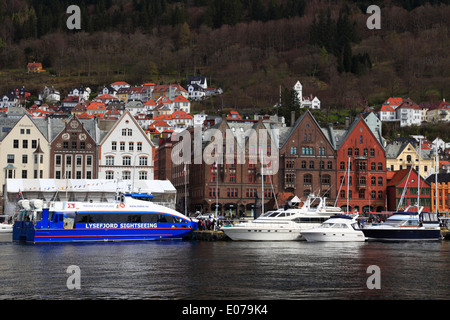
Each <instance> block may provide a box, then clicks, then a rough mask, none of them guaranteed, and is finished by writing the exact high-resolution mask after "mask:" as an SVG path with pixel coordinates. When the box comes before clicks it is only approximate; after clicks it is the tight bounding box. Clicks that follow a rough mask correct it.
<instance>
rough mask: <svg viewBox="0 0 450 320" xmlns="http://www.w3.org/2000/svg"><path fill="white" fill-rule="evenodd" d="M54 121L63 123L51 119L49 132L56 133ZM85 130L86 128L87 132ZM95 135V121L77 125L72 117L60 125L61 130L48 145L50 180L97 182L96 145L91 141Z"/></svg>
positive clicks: (77, 120)
mask: <svg viewBox="0 0 450 320" xmlns="http://www.w3.org/2000/svg"><path fill="white" fill-rule="evenodd" d="M56 121H60V122H62V121H63V120H59V119H58V120H56V119H55V121H54V122H53V123H52V124H51V125H50V127H51V128H52V129H53V130H57V129H58V125H57V123H56ZM63 123H64V122H63ZM85 126H89V129H88V128H86V127H85ZM95 132H96V122H95V120H84V121H83V122H81V121H80V120H79V119H78V118H77V117H75V116H74V117H72V118H70V119H69V120H67V122H65V123H64V127H63V129H62V130H61V131H60V132H59V133H58V134H57V135H56V136H55V138H54V139H53V140H52V142H51V155H50V168H51V170H50V178H55V179H97V178H98V163H97V162H98V151H97V143H96V141H95V139H94V138H93V137H92V135H94V137H95ZM91 134H92V135H91Z"/></svg>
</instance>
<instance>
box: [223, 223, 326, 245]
mask: <svg viewBox="0 0 450 320" xmlns="http://www.w3.org/2000/svg"><path fill="white" fill-rule="evenodd" d="M319 225H320V223H308V226H306V227H296V228H290V227H283V228H280V227H261V226H257V225H248V226H234V227H223V228H222V229H221V230H222V231H223V232H224V233H225V235H227V237H229V238H230V239H231V240H237V241H304V240H305V238H303V236H302V231H303V230H307V229H310V228H315V227H318V226H319Z"/></svg>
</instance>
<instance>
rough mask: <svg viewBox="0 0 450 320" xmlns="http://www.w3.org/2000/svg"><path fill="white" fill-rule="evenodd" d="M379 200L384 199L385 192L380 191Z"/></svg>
mask: <svg viewBox="0 0 450 320" xmlns="http://www.w3.org/2000/svg"><path fill="white" fill-rule="evenodd" d="M378 199H383V191H378Z"/></svg>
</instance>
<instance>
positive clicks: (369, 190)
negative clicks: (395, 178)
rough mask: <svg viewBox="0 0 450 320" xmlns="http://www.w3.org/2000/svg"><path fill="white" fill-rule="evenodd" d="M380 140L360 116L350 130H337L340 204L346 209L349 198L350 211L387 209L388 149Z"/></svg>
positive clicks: (338, 202)
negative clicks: (386, 149)
mask: <svg viewBox="0 0 450 320" xmlns="http://www.w3.org/2000/svg"><path fill="white" fill-rule="evenodd" d="M379 139H380V138H378V137H377V136H376V135H375V134H374V132H373V131H372V130H371V129H370V128H369V126H368V125H367V123H366V122H365V121H364V119H363V118H360V117H358V118H356V119H355V121H354V122H353V123H352V124H351V126H349V128H348V129H347V130H335V143H336V149H337V152H336V167H337V172H336V178H337V179H336V181H337V189H338V197H337V206H339V207H341V208H343V209H344V210H345V208H346V206H347V197H348V203H349V210H351V211H354V210H356V211H359V212H367V211H378V212H380V211H384V210H385V207H386V203H385V200H386V183H387V181H386V151H385V149H384V147H383V145H382V142H381V141H380V140H379ZM349 160H350V173H349V174H348V165H349ZM348 178H349V179H350V180H348ZM347 183H348V185H349V186H348V190H349V191H348V193H347Z"/></svg>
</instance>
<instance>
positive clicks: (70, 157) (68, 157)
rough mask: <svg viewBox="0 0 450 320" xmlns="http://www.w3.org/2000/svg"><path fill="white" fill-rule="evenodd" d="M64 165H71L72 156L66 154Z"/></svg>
mask: <svg viewBox="0 0 450 320" xmlns="http://www.w3.org/2000/svg"><path fill="white" fill-rule="evenodd" d="M66 165H68V166H70V165H72V156H66Z"/></svg>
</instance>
